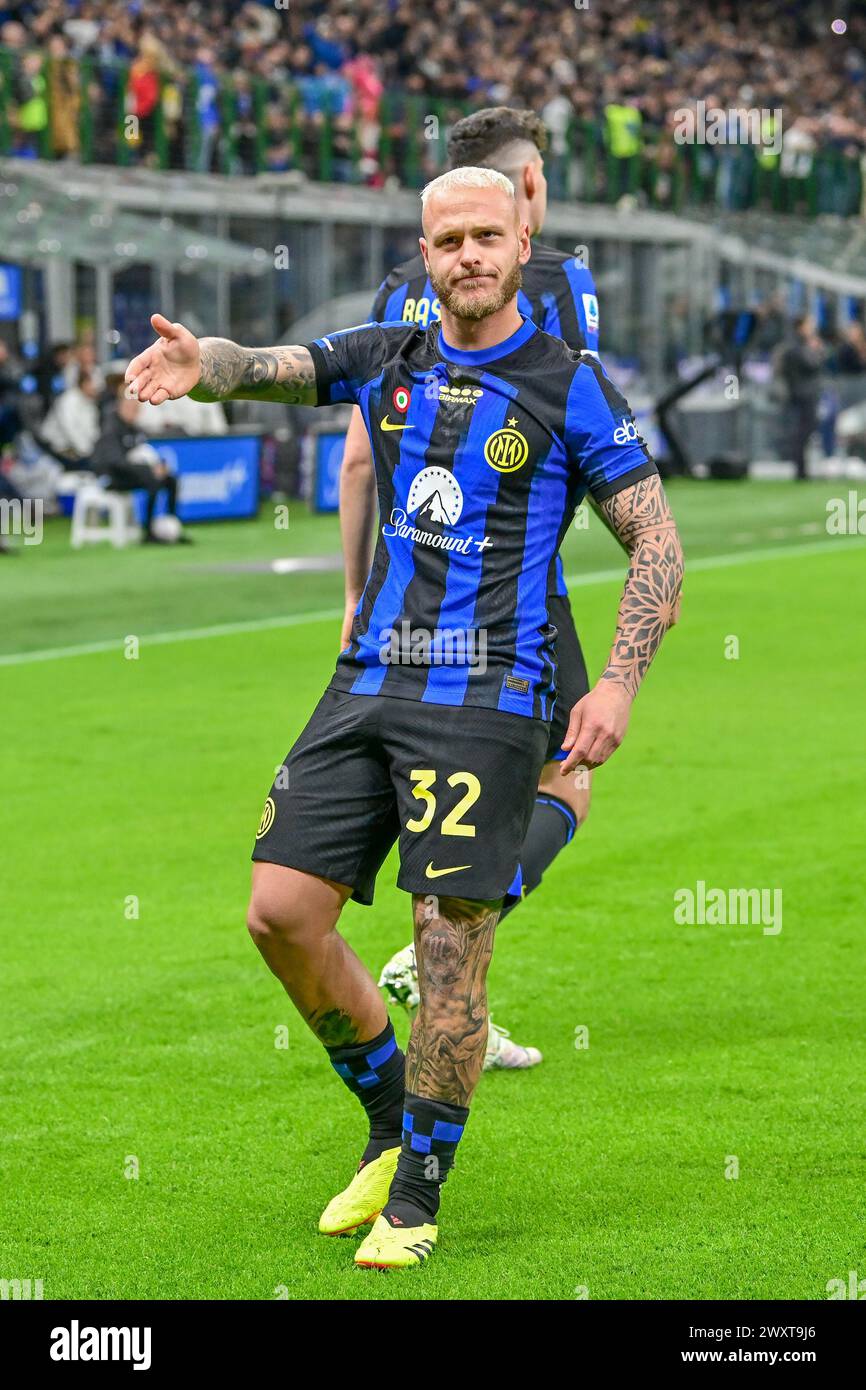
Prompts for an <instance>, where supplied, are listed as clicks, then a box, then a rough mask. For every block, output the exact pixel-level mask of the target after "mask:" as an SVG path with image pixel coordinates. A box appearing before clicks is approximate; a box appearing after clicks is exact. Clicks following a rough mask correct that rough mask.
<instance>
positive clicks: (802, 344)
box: [774, 314, 826, 481]
mask: <svg viewBox="0 0 866 1390" xmlns="http://www.w3.org/2000/svg"><path fill="white" fill-rule="evenodd" d="M825 357H826V349H825V347H824V344H823V342H822V341H821V338H820V337H819V335H818V331H817V328H816V326H815V320H814V319H813V318H811V317H810V316H809V315H808V314H800V315H799V317H798V318H796V319H795V320H794V323H793V327H792V330H791V333H790V335H789V336H788V338H786V339H785V341H784V342H783V343H782V344H781V346H780V347H779V348H778V349H777V351H776V355H775V364H774V365H775V372H776V378H777V383H778V384H779V386H780V387H781V390H780V392H779V394H780V397H781V400H782V403H783V407H784V420H785V423H786V425H787V432H788V436H789V439H790V445H791V450H792V456H793V459H794V464H795V467H796V470H797V477H798V478H799V479H800V480H801V481H803V480H805V479H806V478H807V477H808V470H807V467H806V446H807V444H808V442H809V440H810V439H811V437H812V435H813V434H814V432H815V430H816V428H817V425H818V404H819V401H820V399H821V375H822V372H823V370H824V361H825Z"/></svg>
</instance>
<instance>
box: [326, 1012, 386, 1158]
mask: <svg viewBox="0 0 866 1390" xmlns="http://www.w3.org/2000/svg"><path fill="white" fill-rule="evenodd" d="M325 1050H326V1052H327V1054H328V1056H329V1057H330V1059H331V1066H332V1067H333V1068H334V1071H335V1072H336V1073H337V1075H338V1076H341V1077H342V1078H343V1080H344V1081H345V1083H346V1085H347V1086H348V1088H349V1090H350V1091H352V1092H353V1093H354V1095H356V1096H357V1097H358V1099H359V1101H360V1102H361V1104H362V1105H363V1107H364V1109H365V1110H366V1112H367V1119H368V1120H369V1121H370V1139H369V1142H368V1144H367V1147H366V1149H365V1150H364V1152H363V1154H362V1155H361V1162H360V1163H359V1165H358V1167H359V1168H362V1167H363V1166H364V1164H365V1163H370V1162H372V1160H373V1159H374V1158H378V1157H379V1155H380V1154H381V1153H382V1151H383V1149H395V1148H396V1147H397V1145H398V1144H399V1143H400V1135H401V1132H402V1124H403V1096H404V1092H405V1089H406V1087H405V1074H406V1059H405V1057H404V1055H403V1053H402V1052H401V1050H400V1048H399V1046H398V1045H397V1039H396V1038H395V1037H394V1026H393V1024H392V1023H391V1022H390V1020H389V1021H388V1023H387V1024H386V1025H385V1027H384V1028H383V1029H382V1032H381V1033H380V1034H379V1035H378V1037H376V1038H371V1039H370V1041H369V1042H363V1043H353V1044H352V1046H351V1047H328V1048H326V1049H325Z"/></svg>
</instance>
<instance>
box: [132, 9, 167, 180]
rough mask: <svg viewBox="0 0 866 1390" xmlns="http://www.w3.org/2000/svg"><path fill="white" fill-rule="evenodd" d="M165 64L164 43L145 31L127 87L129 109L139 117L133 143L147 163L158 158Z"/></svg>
mask: <svg viewBox="0 0 866 1390" xmlns="http://www.w3.org/2000/svg"><path fill="white" fill-rule="evenodd" d="M164 67H167V63H166V62H165V54H164V51H163V47H162V44H161V43H160V41H159V39H157V38H156V36H155V35H154V34H150V33H147V32H145V33H144V34H142V36H141V43H140V44H139V48H138V54H137V55H136V58H135V61H134V63H133V64H132V67H131V68H130V70H129V85H128V88H127V109H128V113H129V115H131V116H134V117H135V118H136V121H137V129H136V131H135V134H134V136H133V138H132V140H131V144H132V145H133V147H134V148H135V149H136V150H137V151H138V155H139V158H141V159H142V160H143V162H144V163H145V164H153V163H154V162H155V149H156V120H157V108H158V106H159V101H160V89H161V82H162V70H163V68H164Z"/></svg>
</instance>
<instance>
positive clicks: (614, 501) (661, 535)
mask: <svg viewBox="0 0 866 1390" xmlns="http://www.w3.org/2000/svg"><path fill="white" fill-rule="evenodd" d="M600 506H601V510H602V511H603V512H604V514H605V517H606V518H607V521H608V523H609V525H610V528H611V530H612V531H614V533H615V534H616V536H617V537H618V538H619V540H620V541H621V542H622V544H623V545H624V546H625V548H626V550H627V551H628V554H629V568H628V575H627V577H626V582H625V589H624V591H623V595H622V599H621V601H620V605H619V613H618V615H617V625H616V637H615V638H614V643H613V647H612V649H611V653H610V660H609V661H608V664H607V667H606V669H605V670H604V672H603V673H602V677H601V679H602V680H605V681H614V682H616V683H617V684H619V685H622V686H623V687H624V688H625V690H626V691H627V692H628V694H629V695H631V696H634V695H636V694H637V691H638V687H639V686H640V683H641V681H642V680H643V678H644V676H645V675H646V672H647V669H648V667H649V664H650V662H651V661H652V659H653V657H654V656H655V654H656V652H657V651H658V649H659V646H660V645H661V640H662V638H663V637H664V635H665V633H666V632H667V630H668V628H669V627H671V626H672V625H673V623H675V622H676V620H677V617H678V615H679V601H680V593H681V590H682V583H683V551H682V546H681V545H680V538H679V535H678V534H677V528H676V523H675V521H674V519H673V516H672V515H671V510H670V507H669V506H668V502H667V498H666V497H665V493H664V488H663V487H662V484H661V479H660V478H658V477H657V476H653V477H651V478H642V479H641V481H640V482H638V483H635V484H634V485H633V486H632V487H627V488H624V489H623V490H622V492H617V493H614V495H613V497H608V498H607V499H606V500H605V501H604V502H602V503H601V504H600Z"/></svg>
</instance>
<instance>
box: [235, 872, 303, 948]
mask: <svg viewBox="0 0 866 1390" xmlns="http://www.w3.org/2000/svg"><path fill="white" fill-rule="evenodd" d="M247 931H248V932H249V934H250V936H251V937H252V939H253V941H254V942H255V944H256V945H257V946H258V947H259V949H260V950H261V949H262V948H263V947H267V946H268V945H269V944H271V943H273V942H276V941H280V942H283V943H286V944H289V945H291V944H292V943H294V942H297V941H298V940H299V939H300V935H301V915H300V913H299V912H298V911H297V909H296V905H295V904H294V903H293V901H292V899H291V898H286V897H285V896H280V897H277V895H276V894H274V893H273V892H269V891H268V890H267V888H262V887H255V888H254V889H253V891H252V894H251V895H250V902H249V907H248V908H247Z"/></svg>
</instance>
